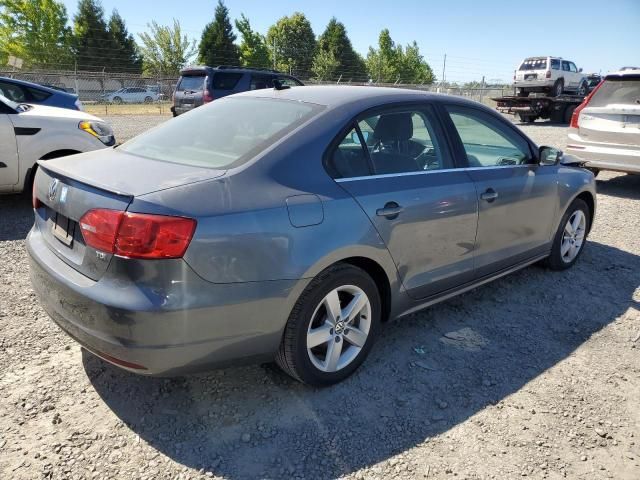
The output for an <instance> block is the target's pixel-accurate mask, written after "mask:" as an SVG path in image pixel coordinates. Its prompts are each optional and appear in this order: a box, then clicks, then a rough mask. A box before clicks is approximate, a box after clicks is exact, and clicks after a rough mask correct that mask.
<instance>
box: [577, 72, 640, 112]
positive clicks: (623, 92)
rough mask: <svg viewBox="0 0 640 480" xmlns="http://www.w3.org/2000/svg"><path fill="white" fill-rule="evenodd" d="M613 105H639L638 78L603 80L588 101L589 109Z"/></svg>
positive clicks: (639, 83) (639, 85) (639, 81)
mask: <svg viewBox="0 0 640 480" xmlns="http://www.w3.org/2000/svg"><path fill="white" fill-rule="evenodd" d="M615 104H618V105H634V106H636V105H640V78H629V79H614V80H611V79H608V80H605V81H604V83H603V84H602V86H601V87H600V88H599V89H598V90H597V91H596V93H594V94H593V97H591V101H589V106H590V107H606V106H607V105H615Z"/></svg>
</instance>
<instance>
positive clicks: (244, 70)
mask: <svg viewBox="0 0 640 480" xmlns="http://www.w3.org/2000/svg"><path fill="white" fill-rule="evenodd" d="M199 72H202V73H208V72H234V73H236V72H242V73H251V72H260V73H266V74H274V75H284V76H287V77H290V76H291V75H288V74H286V73H284V72H279V71H278V70H272V69H270V68H251V67H230V66H226V65H219V66H217V67H209V66H207V65H193V66H190V67H185V68H183V69H182V70H180V75H182V74H184V73H199Z"/></svg>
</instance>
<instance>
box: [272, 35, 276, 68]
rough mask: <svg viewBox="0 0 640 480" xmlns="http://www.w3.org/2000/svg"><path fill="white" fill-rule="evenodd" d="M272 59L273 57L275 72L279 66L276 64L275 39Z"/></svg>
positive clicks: (274, 40)
mask: <svg viewBox="0 0 640 480" xmlns="http://www.w3.org/2000/svg"><path fill="white" fill-rule="evenodd" d="M272 57H273V69H274V70H275V69H276V64H277V62H276V39H275V38H274V39H273V55H272Z"/></svg>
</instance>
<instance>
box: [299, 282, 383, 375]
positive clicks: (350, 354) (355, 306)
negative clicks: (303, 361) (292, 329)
mask: <svg viewBox="0 0 640 480" xmlns="http://www.w3.org/2000/svg"><path fill="white" fill-rule="evenodd" d="M371 313H372V312H371V301H370V300H369V297H367V294H366V293H365V292H364V291H363V290H362V289H361V288H359V287H356V286H355V285H343V286H340V287H338V288H335V289H333V290H331V291H330V292H329V293H328V294H327V295H326V296H325V297H324V298H323V299H322V301H321V302H320V303H319V304H318V306H317V307H316V309H315V311H314V312H313V316H312V318H311V322H310V323H309V328H308V330H307V354H308V355H309V359H310V360H311V363H313V365H314V366H315V367H316V368H317V369H318V370H321V371H323V372H337V371H339V370H342V369H343V368H345V367H346V366H347V365H349V364H350V363H351V362H353V361H354V360H355V358H356V357H357V356H358V354H359V353H360V351H361V350H362V348H363V347H364V346H365V344H366V342H367V338H368V337H369V331H370V329H371Z"/></svg>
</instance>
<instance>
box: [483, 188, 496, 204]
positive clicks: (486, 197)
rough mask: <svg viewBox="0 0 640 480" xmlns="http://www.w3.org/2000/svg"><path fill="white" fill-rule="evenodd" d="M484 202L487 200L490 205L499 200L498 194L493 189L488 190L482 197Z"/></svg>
mask: <svg viewBox="0 0 640 480" xmlns="http://www.w3.org/2000/svg"><path fill="white" fill-rule="evenodd" d="M480 198H481V199H482V200H485V201H487V202H489V203H491V202H493V201H494V200H495V199H496V198H498V192H496V191H495V190H494V189H493V188H488V189H487V190H486V191H485V192H484V193H482V194H481V195H480Z"/></svg>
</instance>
